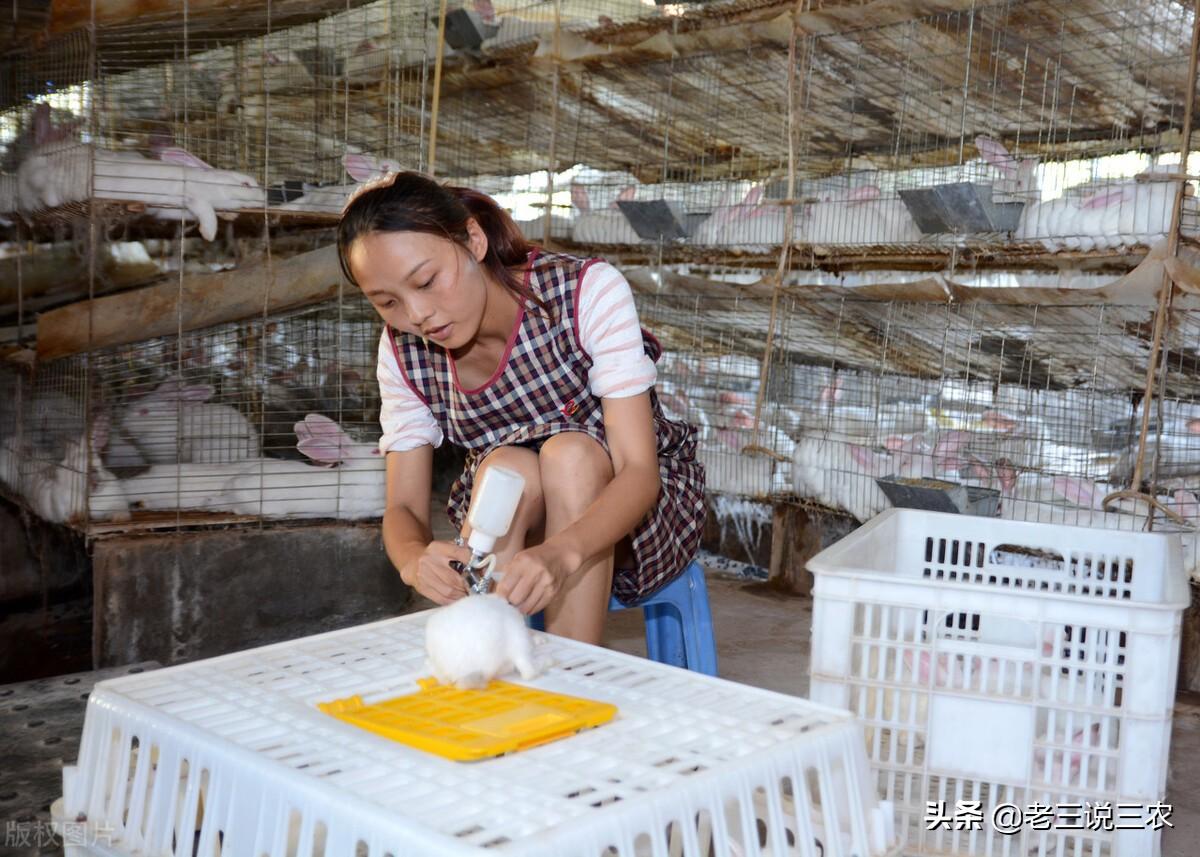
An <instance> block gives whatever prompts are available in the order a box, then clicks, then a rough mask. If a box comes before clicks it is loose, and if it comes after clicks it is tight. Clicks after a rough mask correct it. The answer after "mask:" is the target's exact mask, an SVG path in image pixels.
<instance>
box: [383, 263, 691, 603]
mask: <svg viewBox="0 0 1200 857" xmlns="http://www.w3.org/2000/svg"><path fill="white" fill-rule="evenodd" d="M591 264H592V262H591V261H585V260H583V259H577V258H574V257H572V256H565V255H560V254H553V253H549V254H546V253H543V254H541V255H539V251H534V253H533V255H532V256H531V257H530V262H529V267H528V269H527V270H526V272H525V284H526V286H527V287H528V288H529V289H530V291H531V292H532V293H533V294H535V295H537V296H538V298H540V299H541V300H542V301H543V302H544V303H545V304H546V306H547V307H548V308H549V310H550V313H551V317H550V318H545V317H543V316H544V314H543V313H542V311H541V310H540V309H539V308H538V307H537V306H536V305H535V304H533V303H532V302H531V301H530V302H526V304H527V305H523V306H522V307H521V309H520V312H519V314H518V317H517V322H516V329H515V330H514V332H513V333H514V335H513V337H511V338H510V339H509V345H508V350H507V352H506V354H505V356H504V357H503V358H501V361H500V366H499V367H498V368H497V371H496V374H495V375H493V376H492V378H491V379H490V380H489V381H488V383H486V384H484V386H482V387H480V388H479V389H476V390H463V389H462V388H461V387H460V386H459V385H458V382H457V376H456V375H455V370H454V365H453V363H452V361H451V360H450V358H449V355H448V354H447V353H446V351H445V350H443V349H442V348H441V347H439V346H437V345H435V344H433V343H430V344H429V345H428V346H426V344H425V343H424V342H422V340H421V338H420V337H418V336H414V335H411V334H406V333H400V332H398V331H396V330H394V329H389V333H390V338H391V341H392V346H393V350H394V353H395V355H396V363H397V364H398V366H399V368H400V372H401V374H402V376H403V377H404V380H405V382H406V383H407V384H408V385H409V387H411V388H412V390H413V392H415V393H416V394H417V395H418V396H419V397H420V398H421V399H422V401H424V402H425V404H426V405H428V406H429V408H430V410H431V411H432V412H433V417H434V420H435V421H436V422H437V424H438V425H439V426H440V427H441V429H442V431H443V432H444V433H445V436H446V438H447V439H448V440H449V441H450V442H451V443H453V444H455V445H457V446H461V447H464V448H465V449H466V450H467V465H466V468H465V469H464V471H463V473H462V475H461V476H459V478H458V480H457V481H456V482H455V483H454V486H453V487H452V488H451V490H450V500H449V503H448V504H447V507H446V513H447V515H448V516H449V518H450V522H451V523H452V524H453V525H454V527H455V528H456V529H461V528H462V524H463V520H464V519H465V517H466V513H467V509H468V507H469V505H470V496H471V486H472V484H473V483H474V479H475V471H476V470H477V469H478V467H479V464H480V463H481V462H482V461H483V459H484V458H485V457H486V456H487V454H488V453H489V452H491V451H492V450H493V449H495V448H496V447H499V446H526V447H530V448H532V449H534V450H537V449H539V448H540V447H541V444H542V443H543V442H544V441H545V440H546V439H547V438H550V437H553V436H554V435H556V434H559V433H561V432H564V431H577V432H583V433H584V434H586V435H588V436H589V437H592V438H594V439H595V440H596V441H598V442H599V443H600V444H601V445H602V446H603V447H604V449H605V451H608V442H607V440H606V438H605V433H604V421H603V414H602V411H601V406H600V399H599V398H598V397H596V396H593V395H592V393H591V391H590V390H589V389H588V370H589V369H590V368H591V365H592V360H591V358H590V357H589V356H588V355H587V354H586V353H585V352H584V350H583V347H582V346H581V345H580V339H579V320H578V315H577V313H578V310H579V283H580V282H581V281H582V279H583V275H584V272H586V271H587V269H588V266H589V265H591ZM642 340H643V342H644V347H645V349H646V353H647V354H648V355H649V356H650V358H651V359H652V360H656V361H657V360H658V358H659V355H660V354H661V353H662V348H661V346H660V345H659V344H658V341H657V340H656V339H655V338H654V337H653V336H651V335H650V334H649V333H647V332H646V331H645V330H643V331H642ZM650 401H651V406H652V408H653V416H654V429H655V435H656V438H657V447H658V467H659V474H660V477H661V481H662V490H661V491H660V493H659V496H658V501H657V503H656V504H655V506H654V507H653V508H652V509H651V510H650V511H649V513H647V515H646V517H645V518H644V519H643V520H642V521H641V522H640V523H639V524H638V525H637V527H636V528H635V529H634V530H633V532H632V533H631V534H630V540H631V542H632V546H633V562H634V565H633V567H632V568H616V569H614V571H613V593H614V594H615V595H616V596H617V598H619V599H620V600H621V601H622V603H625V604H632V603H635V602H637V601H639V600H641V599H643V598H645V597H647V596H648V595H650V594H651V593H653V592H654V591H656V590H657V589H659V588H661V587H662V586H664V585H665V584H666V583H668V582H669V581H671V580H672V579H673V578H675V577H676V576H678V575H679V574H680V573H681V572H682V571H683V569H684V568H686V567H687V565H688V563H689V562H691V560H692V559H693V558H694V556H695V554H696V550H697V548H698V546H699V543H700V535H701V531H702V529H703V526H704V468H703V466H702V465H701V464H700V463H699V462H697V461H696V459H695V451H696V437H695V435H696V430H695V429H694V428H693V427H692V426H690V425H688V424H687V423H684V422H678V421H675V420H669V419H667V418H666V417H665V416H664V415H663V412H662V409H661V408H660V407H659V403H658V397H657V395H656V394H655V392H654V391H653V389H652V390H651V393H650Z"/></svg>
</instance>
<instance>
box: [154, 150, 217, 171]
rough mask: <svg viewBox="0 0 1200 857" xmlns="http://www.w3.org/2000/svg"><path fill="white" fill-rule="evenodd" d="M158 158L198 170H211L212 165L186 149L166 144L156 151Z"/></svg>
mask: <svg viewBox="0 0 1200 857" xmlns="http://www.w3.org/2000/svg"><path fill="white" fill-rule="evenodd" d="M158 159H159V160H160V161H165V162H166V163H168V164H178V165H179V166H181V167H195V168H196V169H198V170H211V169H212V166H211V165H210V164H206V163H205V162H204V161H202V160H200V159H199V158H197V157H196V156H195V155H193V154H192V153H191V152H189V151H188V150H187V149H181V148H179V147H178V146H167V147H166V148H165V149H162V150H161V151H159V153H158Z"/></svg>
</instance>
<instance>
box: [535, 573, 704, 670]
mask: <svg viewBox="0 0 1200 857" xmlns="http://www.w3.org/2000/svg"><path fill="white" fill-rule="evenodd" d="M630 606H632V607H641V608H642V613H643V614H644V615H645V617H646V654H647V655H648V656H649V658H650V660H652V661H658V662H659V663H660V664H670V665H671V666H675V667H684V668H686V669H689V670H692V671H693V672H698V673H704V674H705V675H716V674H717V644H716V641H715V640H714V639H713V629H712V613H711V612H710V611H709V609H708V588H707V587H706V586H705V585H704V569H703V568H701V567H700V563H698V562H692V563H691V564H690V565H688V567H687V568H685V569H684V570H683V574H681V575H679V577H677V578H675V579H674V580H672V581H671V582H670V583H668V584H667V585H666V586H664V587H663V588H662V589H660V590H658V591H657V592H655V593H654V594H653V595H651V596H650V597H649V598H647V599H646V600H645V601H642V602H639V603H638V604H634V605H630ZM625 609H628V608H627V606H626V605H624V604H622V603H621V602H620V601H618V600H617V598H616V596H612V597H611V598H609V600H608V612H609V613H616V612H617V611H618V610H625ZM528 622H529V627H531V628H533V629H534V630H537V631H544V630H546V622H545V618H544V617H543V616H542V614H541V613H535V614H534V615H533V616H530V617H529V620H528Z"/></svg>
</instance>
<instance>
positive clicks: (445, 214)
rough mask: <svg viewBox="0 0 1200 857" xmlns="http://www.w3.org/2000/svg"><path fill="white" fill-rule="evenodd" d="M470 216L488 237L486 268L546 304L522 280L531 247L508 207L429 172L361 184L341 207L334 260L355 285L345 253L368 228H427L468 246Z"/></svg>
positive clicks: (518, 293) (524, 295) (517, 292)
mask: <svg viewBox="0 0 1200 857" xmlns="http://www.w3.org/2000/svg"><path fill="white" fill-rule="evenodd" d="M471 218H474V219H475V221H476V222H477V223H478V224H479V227H480V229H482V230H483V233H484V235H486V236H487V239H488V249H487V255H485V256H484V257H483V261H482V262H481V264H482V265H483V267H484V268H485V269H486V270H487V272H488V273H489V274H491V275H492V276H493V277H495V278H496V280H497V281H499V282H500V283H501V284H502V285H503V286H504V287H505V288H506V289H508V290H509V291H510V292H512V293H513V294H514V295H516V296H517V297H518V298H519V299H523V300H528V301H533V302H534V303H535V304H536V305H537V306H539V307H541V309H542V310H543V311H546V305H545V304H544V303H543V302H542V301H541V300H540V299H539V298H538V297H537V295H535V294H533V292H532V291H531V290H530V289H529V288H528V287H527V286H526V285H525V282H524V279H523V277H522V275H521V274H519V273H518V271H519V270H520V268H521V267H522V266H524V264H525V262H526V261H527V259H528V257H529V253H530V252H531V251H532V250H533V245H532V244H531V243H529V242H528V241H526V240H525V236H524V235H522V234H521V230H520V229H518V228H517V224H516V223H514V222H513V219H512V217H510V216H509V214H508V212H507V211H505V210H504V209H503V208H501V207H500V206H499V205H497V204H496V201H495V200H494V199H492V198H491V197H490V196H488V195H487V194H485V193H480V192H479V191H477V190H472V189H470V188H465V187H455V186H453V185H441V184H438V183H437V182H436V181H434V180H433V179H431V178H430V177H429V176H427V175H424V174H422V173H418V172H412V171H406V172H400V173H396V174H395V176H392V177H389V178H387V179H382V180H380V181H378V182H375V183H374V184H371V185H368V186H365V187H363V188H362V189H360V190H359V191H358V192H357V193H356V195H355V196H354V197H352V198H351V200H350V202H349V203H348V204H347V205H346V209H345V211H343V212H342V219H341V221H340V222H339V223H338V233H337V245H338V261H339V262H340V263H341V266H342V273H343V274H345V276H346V279H347V280H349V281H350V282H351V283H353V284H354V285H356V286H357V285H358V283H357V282H356V281H355V279H354V275H353V273H352V272H351V271H350V263H349V261H348V259H347V255H348V254H349V252H350V247H351V245H353V244H354V242H355V241H357V240H358V239H359V238H361V237H362V236H364V235H369V234H371V233H373V232H426V233H429V234H431V235H438V236H441V237H443V238H446V239H448V240H450V241H453V242H454V243H456V244H459V245H461V246H463V247H466V246H467V242H468V240H469V235H468V233H467V221H468V220H470V219H471Z"/></svg>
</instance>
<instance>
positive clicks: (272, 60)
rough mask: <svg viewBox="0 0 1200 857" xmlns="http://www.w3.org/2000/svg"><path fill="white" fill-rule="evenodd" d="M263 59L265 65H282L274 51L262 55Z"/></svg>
mask: <svg viewBox="0 0 1200 857" xmlns="http://www.w3.org/2000/svg"><path fill="white" fill-rule="evenodd" d="M263 59H265V60H266V61H267V65H283V60H281V59H280V58H279V54H277V53H275V52H274V51H267V52H266V53H265V54H263Z"/></svg>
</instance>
